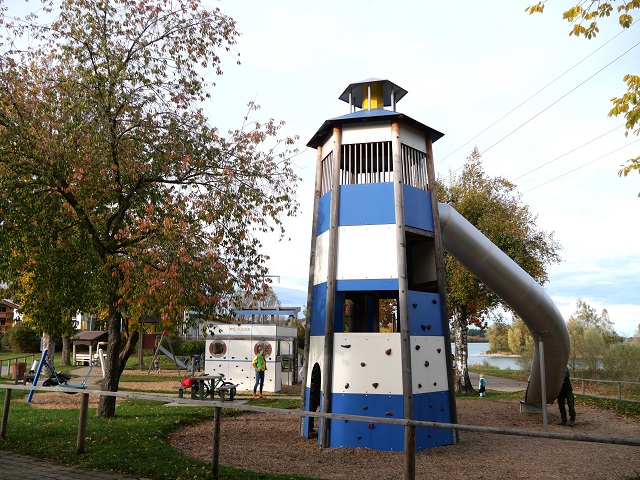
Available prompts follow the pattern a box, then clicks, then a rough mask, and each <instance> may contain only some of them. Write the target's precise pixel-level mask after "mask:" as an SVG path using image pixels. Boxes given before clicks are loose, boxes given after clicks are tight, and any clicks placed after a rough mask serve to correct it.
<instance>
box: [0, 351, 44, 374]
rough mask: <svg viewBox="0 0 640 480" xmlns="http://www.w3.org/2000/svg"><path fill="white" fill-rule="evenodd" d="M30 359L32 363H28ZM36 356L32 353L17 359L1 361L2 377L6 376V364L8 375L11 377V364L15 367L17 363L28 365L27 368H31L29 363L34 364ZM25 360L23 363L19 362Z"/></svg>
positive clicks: (0, 370)
mask: <svg viewBox="0 0 640 480" xmlns="http://www.w3.org/2000/svg"><path fill="white" fill-rule="evenodd" d="M28 358H30V359H31V361H30V362H28V361H27V359H28ZM35 358H36V356H35V354H33V353H31V354H29V355H24V356H17V357H13V358H5V359H4V360H0V376H3V375H4V366H5V364H7V373H6V375H8V376H11V375H12V372H11V364H12V363H13V364H14V365H15V364H17V363H26V364H27V366H29V363H33V361H34V360H35ZM21 359H22V360H23V361H21V362H19V361H18V360H21Z"/></svg>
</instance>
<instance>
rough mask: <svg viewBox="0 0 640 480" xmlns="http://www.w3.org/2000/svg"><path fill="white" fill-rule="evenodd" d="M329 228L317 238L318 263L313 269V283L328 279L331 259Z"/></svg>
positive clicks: (316, 283)
mask: <svg viewBox="0 0 640 480" xmlns="http://www.w3.org/2000/svg"><path fill="white" fill-rule="evenodd" d="M328 253H329V230H327V231H326V232H324V233H323V234H322V235H320V236H319V237H317V238H316V259H315V261H316V264H315V266H314V269H313V284H314V285H318V284H319V283H324V282H326V281H327V268H328V261H329V255H328Z"/></svg>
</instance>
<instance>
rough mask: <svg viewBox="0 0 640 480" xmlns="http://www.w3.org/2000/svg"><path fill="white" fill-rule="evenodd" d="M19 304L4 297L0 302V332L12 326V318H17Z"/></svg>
mask: <svg viewBox="0 0 640 480" xmlns="http://www.w3.org/2000/svg"><path fill="white" fill-rule="evenodd" d="M19 308H20V305H16V304H15V303H13V302H12V301H11V300H7V299H6V298H5V299H3V300H2V302H0V332H6V331H7V330H9V329H10V328H11V327H13V323H14V320H17V319H18V315H17V312H16V311H17V310H18V309H19Z"/></svg>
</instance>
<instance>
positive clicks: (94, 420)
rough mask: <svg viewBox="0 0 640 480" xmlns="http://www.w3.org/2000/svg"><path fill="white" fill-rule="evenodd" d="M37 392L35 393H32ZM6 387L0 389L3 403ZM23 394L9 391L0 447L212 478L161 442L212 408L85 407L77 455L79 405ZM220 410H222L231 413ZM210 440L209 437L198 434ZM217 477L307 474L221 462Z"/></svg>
mask: <svg viewBox="0 0 640 480" xmlns="http://www.w3.org/2000/svg"><path fill="white" fill-rule="evenodd" d="M36 395H37V393H36ZM4 396H5V392H4V390H2V391H0V401H1V402H4ZM24 397H25V393H23V392H19V391H14V392H13V394H12V397H11V409H10V411H9V421H8V425H7V435H6V438H5V439H2V440H0V449H7V450H13V451H16V452H19V453H23V454H26V455H30V456H33V457H36V458H40V459H46V460H49V461H53V462H56V463H61V464H65V465H75V466H78V467H81V468H87V469H98V470H103V471H115V472H120V473H123V474H128V475H132V476H142V477H148V478H153V479H155V480H160V479H167V480H169V479H171V480H180V479H182V480H187V479H188V480H205V479H212V478H213V477H212V475H211V474H210V469H211V466H210V464H209V463H207V462H201V461H197V460H194V459H192V458H190V457H187V456H184V455H182V454H181V453H179V452H178V451H177V450H175V449H173V448H172V447H171V446H169V445H168V444H167V442H166V439H167V437H168V434H169V432H170V431H171V430H172V429H175V428H177V427H179V426H183V425H188V424H190V423H193V422H197V421H199V420H203V419H207V418H211V416H212V415H213V409H212V408H211V407H185V408H179V407H176V408H169V407H165V406H163V405H161V404H158V403H157V402H149V401H139V400H126V401H122V402H121V403H120V404H119V405H118V407H117V411H116V415H117V416H116V417H115V418H111V419H106V418H98V417H95V409H89V415H88V421H87V439H86V447H85V453H84V454H82V455H76V453H75V448H76V436H77V426H78V416H79V411H78V409H68V410H67V409H56V410H49V409H38V408H32V407H30V406H28V405H27V404H26V403H25V402H24V401H23V398H24ZM251 402H252V403H254V404H256V405H264V406H270V407H276V408H294V407H297V406H298V405H299V402H298V401H297V400H288V399H283V400H262V401H260V402H258V401H253V400H252V401H251ZM235 413H236V412H235V411H233V410H226V409H225V410H223V414H224V415H234V414H235ZM201 441H203V442H211V438H203V439H201ZM219 478H221V479H247V480H284V479H298V480H304V479H310V478H311V477H296V476H291V475H270V474H260V473H254V472H250V471H244V470H237V469H232V468H227V467H224V466H220V477H219Z"/></svg>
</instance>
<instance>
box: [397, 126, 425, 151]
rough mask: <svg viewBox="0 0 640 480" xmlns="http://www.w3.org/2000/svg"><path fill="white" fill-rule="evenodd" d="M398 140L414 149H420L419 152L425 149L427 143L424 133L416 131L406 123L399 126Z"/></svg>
mask: <svg viewBox="0 0 640 480" xmlns="http://www.w3.org/2000/svg"><path fill="white" fill-rule="evenodd" d="M400 142H402V143H403V144H405V145H407V146H409V147H412V148H415V149H416V150H420V151H421V152H426V151H427V143H426V139H425V135H424V133H422V132H418V131H417V130H414V129H413V128H410V127H408V126H406V125H402V126H401V127H400Z"/></svg>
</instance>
